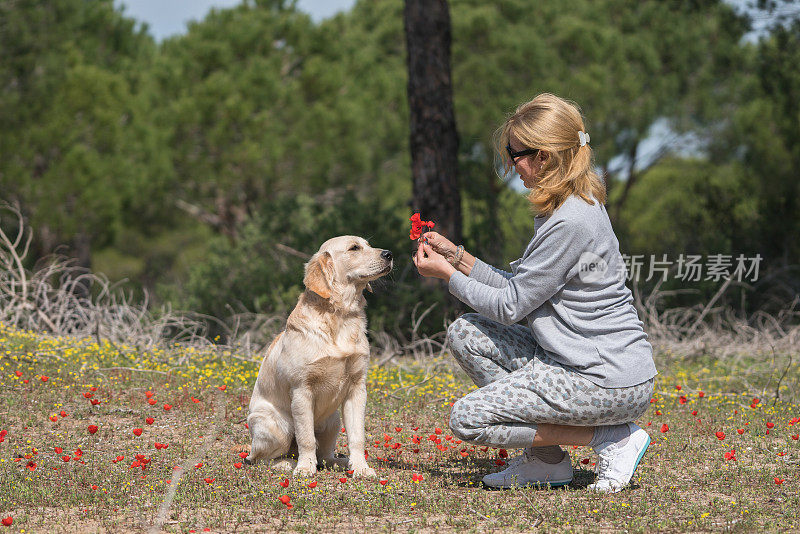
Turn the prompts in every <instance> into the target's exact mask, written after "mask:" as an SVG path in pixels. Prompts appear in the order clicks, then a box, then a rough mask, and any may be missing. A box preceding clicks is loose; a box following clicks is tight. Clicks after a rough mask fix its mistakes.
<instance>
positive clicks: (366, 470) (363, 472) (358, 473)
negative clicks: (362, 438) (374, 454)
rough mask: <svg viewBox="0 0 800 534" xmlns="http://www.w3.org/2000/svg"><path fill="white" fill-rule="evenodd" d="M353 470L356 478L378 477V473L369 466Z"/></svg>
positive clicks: (357, 467)
mask: <svg viewBox="0 0 800 534" xmlns="http://www.w3.org/2000/svg"><path fill="white" fill-rule="evenodd" d="M351 469H352V470H353V476H354V477H360V478H376V477H377V476H378V473H376V472H375V470H374V469H373V468H371V467H370V466H368V465H367V464H364V465H359V466H356V467H351Z"/></svg>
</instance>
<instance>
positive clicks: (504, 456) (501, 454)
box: [497, 449, 508, 458]
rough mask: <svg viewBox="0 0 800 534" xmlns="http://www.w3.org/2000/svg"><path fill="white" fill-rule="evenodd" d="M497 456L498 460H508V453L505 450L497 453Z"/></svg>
mask: <svg viewBox="0 0 800 534" xmlns="http://www.w3.org/2000/svg"><path fill="white" fill-rule="evenodd" d="M497 455H498V456H499V457H500V458H508V451H507V450H505V449H500V450H499V451H497Z"/></svg>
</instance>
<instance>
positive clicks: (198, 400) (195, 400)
mask: <svg viewBox="0 0 800 534" xmlns="http://www.w3.org/2000/svg"><path fill="white" fill-rule="evenodd" d="M191 399H192V402H193V403H195V404H197V403H198V402H200V399H195V398H194V397H191Z"/></svg>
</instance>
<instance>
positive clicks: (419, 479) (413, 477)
mask: <svg viewBox="0 0 800 534" xmlns="http://www.w3.org/2000/svg"><path fill="white" fill-rule="evenodd" d="M411 480H413V481H414V482H422V481H423V480H424V477H423V476H422V475H418V474H417V473H412V475H411Z"/></svg>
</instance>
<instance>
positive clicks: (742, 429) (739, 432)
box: [736, 428, 744, 436]
mask: <svg viewBox="0 0 800 534" xmlns="http://www.w3.org/2000/svg"><path fill="white" fill-rule="evenodd" d="M736 432H737V433H738V434H739V435H740V436H741V435H742V434H744V428H737V429H736Z"/></svg>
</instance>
